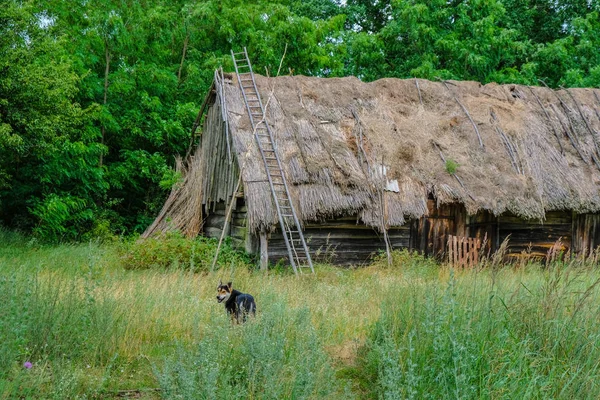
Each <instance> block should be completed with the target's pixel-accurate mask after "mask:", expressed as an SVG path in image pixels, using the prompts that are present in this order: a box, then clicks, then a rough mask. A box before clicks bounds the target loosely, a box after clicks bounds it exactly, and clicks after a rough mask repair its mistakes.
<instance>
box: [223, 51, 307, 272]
mask: <svg viewBox="0 0 600 400" xmlns="http://www.w3.org/2000/svg"><path fill="white" fill-rule="evenodd" d="M231 58H232V59H233V65H234V67H235V73H236V75H237V77H238V82H239V84H240V89H241V91H242V96H243V97H244V102H245V103H246V110H247V111H248V115H249V116H250V123H251V124H252V130H253V132H254V138H255V139H256V143H257V144H258V149H259V151H260V155H261V157H262V159H263V163H264V165H265V170H266V172H267V178H268V179H269V186H270V187H271V194H272V195H273V201H274V202H275V208H276V209H277V216H278V218H279V225H280V226H281V233H282V235H283V239H284V241H285V246H286V248H287V251H288V255H289V260H290V264H291V265H292V268H293V270H294V273H295V274H296V275H297V274H298V271H300V272H302V268H310V270H311V272H313V273H314V272H315V270H314V268H313V264H312V260H311V258H310V253H309V251H308V247H307V245H306V241H305V240H304V235H303V233H302V225H301V224H300V221H299V220H298V216H297V214H296V210H295V208H294V203H293V202H292V198H291V196H290V191H289V188H288V185H287V181H286V179H285V174H284V173H283V169H282V168H281V160H280V159H279V156H278V155H277V148H276V146H275V141H274V140H273V133H272V131H271V128H270V126H269V123H268V122H267V118H266V115H265V110H264V108H263V103H262V101H261V99H260V95H259V93H258V89H257V87H256V81H255V79H254V72H252V65H250V59H249V58H248V52H247V51H246V48H245V47H244V51H243V52H240V53H234V52H233V50H232V51H231Z"/></svg>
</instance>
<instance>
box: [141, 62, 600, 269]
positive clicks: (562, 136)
mask: <svg viewBox="0 0 600 400" xmlns="http://www.w3.org/2000/svg"><path fill="white" fill-rule="evenodd" d="M239 84H240V83H239V82H238V79H237V76H236V75H235V74H219V73H216V74H215V81H214V83H213V86H212V88H211V91H210V93H209V94H208V96H207V98H206V101H205V104H204V106H203V108H202V110H201V112H200V115H199V120H198V121H200V120H202V121H203V123H202V129H201V132H200V133H199V134H198V136H197V138H198V143H197V144H195V145H194V149H193V151H191V153H192V154H191V155H190V156H189V157H188V159H187V160H186V163H185V165H184V172H185V174H184V175H185V179H184V181H183V183H182V184H181V185H179V186H178V187H176V188H175V189H174V191H173V193H172V195H171V197H170V198H169V201H167V203H166V204H165V208H164V209H163V211H162V212H161V215H160V216H159V218H157V220H156V221H155V223H154V224H153V225H152V226H151V227H150V228H149V229H148V230H147V232H146V234H145V235H146V236H149V235H152V234H156V233H157V232H162V231H164V230H168V229H179V230H183V231H184V232H185V233H186V234H188V235H196V234H199V233H202V234H204V235H207V236H211V237H218V236H220V235H221V233H222V232H223V229H224V228H225V229H226V234H227V235H229V236H231V238H232V241H233V243H234V244H236V245H237V246H239V247H243V248H245V249H246V251H248V252H251V253H256V254H262V259H263V263H264V262H265V261H266V259H267V257H268V259H269V261H270V262H272V263H276V262H278V261H279V260H281V259H283V260H285V259H286V257H287V252H286V249H285V246H284V243H283V241H282V237H281V234H280V232H279V229H278V223H277V213H276V209H275V206H274V202H273V199H272V196H271V192H270V188H269V183H268V179H267V176H266V172H265V166H264V164H263V160H262V159H261V157H260V154H259V150H258V148H257V144H256V141H255V138H254V135H253V131H252V125H251V123H250V120H249V116H248V112H247V109H246V107H245V103H244V99H243V96H242V94H241V91H240V86H239ZM256 84H257V86H258V89H259V92H260V96H261V98H262V102H263V104H264V105H265V110H266V113H265V115H266V118H267V120H268V121H269V124H270V125H271V127H272V131H273V135H274V140H275V143H276V148H277V152H278V155H279V157H280V159H281V160H282V163H283V172H284V174H285V177H286V179H287V182H288V184H289V186H290V194H291V197H292V199H293V203H294V205H295V208H296V210H297V213H298V218H299V220H300V221H301V223H302V225H303V231H304V236H305V238H306V240H307V243H308V247H309V248H310V252H311V255H312V256H313V258H314V259H316V260H324V261H328V262H332V263H336V264H362V263H365V262H367V261H368V260H369V259H370V258H371V257H372V256H373V255H374V254H377V253H379V252H381V251H384V250H385V249H386V242H387V246H391V248H392V249H403V248H407V249H414V250H418V251H420V252H422V253H424V254H426V255H431V256H438V257H443V256H444V255H445V254H446V253H447V243H448V237H449V236H450V235H453V236H459V237H477V238H481V239H483V238H485V239H486V241H485V243H486V250H488V251H495V250H496V249H497V248H498V247H499V245H500V244H501V243H502V242H503V241H504V240H508V244H509V247H508V256H509V257H520V256H522V255H524V254H525V255H527V256H537V257H543V256H545V255H546V253H547V251H548V249H550V248H551V247H552V245H553V244H554V243H555V242H557V241H558V240H559V239H560V241H561V243H562V246H563V250H564V251H569V250H570V251H571V252H572V253H575V252H577V253H581V252H586V253H589V252H590V251H591V250H593V249H595V248H596V247H597V246H599V245H600V214H599V213H598V211H599V210H600V90H597V89H569V90H558V91H554V90H551V89H549V88H543V87H528V86H520V85H497V84H488V85H481V84H479V83H476V82H457V81H445V82H431V81H426V80H417V79H407V80H401V79H381V80H378V81H375V82H371V83H365V82H361V81H360V80H358V79H356V78H352V77H349V78H330V79H324V78H311V77H304V76H284V77H277V78H266V77H261V76H256ZM229 206H231V207H229ZM229 208H231V210H232V212H231V215H228V212H227V211H228V209H229ZM182 215H184V216H185V218H182V217H181V216H182ZM189 221H194V223H193V226H191V227H190V224H189Z"/></svg>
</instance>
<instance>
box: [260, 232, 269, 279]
mask: <svg viewBox="0 0 600 400" xmlns="http://www.w3.org/2000/svg"><path fill="white" fill-rule="evenodd" d="M258 237H259V240H260V269H261V271H266V270H267V269H268V267H269V241H268V239H267V232H265V231H261V232H260V233H259V234H258Z"/></svg>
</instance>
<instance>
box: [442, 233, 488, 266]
mask: <svg viewBox="0 0 600 400" xmlns="http://www.w3.org/2000/svg"><path fill="white" fill-rule="evenodd" d="M480 248H481V240H480V239H478V238H472V237H462V236H461V237H459V236H454V235H449V236H448V249H449V251H448V263H449V264H450V265H452V266H453V267H460V268H467V267H468V268H472V267H474V266H475V265H477V263H478V262H479V249H480Z"/></svg>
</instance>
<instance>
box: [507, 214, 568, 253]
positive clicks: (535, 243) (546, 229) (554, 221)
mask: <svg viewBox="0 0 600 400" xmlns="http://www.w3.org/2000/svg"><path fill="white" fill-rule="evenodd" d="M498 223H499V241H500V242H502V241H504V240H505V239H506V238H507V237H508V238H509V242H508V254H507V256H508V257H509V258H512V259H516V258H520V257H536V258H545V257H546V254H547V253H548V250H549V249H550V248H551V247H552V246H553V245H554V244H555V243H556V241H557V240H558V239H561V241H562V243H563V245H564V250H565V251H567V250H568V249H570V248H571V238H572V226H573V225H572V224H573V218H572V214H571V212H570V211H549V212H548V213H546V219H545V220H544V221H537V220H524V219H522V218H519V217H516V216H514V215H510V214H506V215H501V216H499V217H498ZM509 236H510V237H509Z"/></svg>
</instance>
